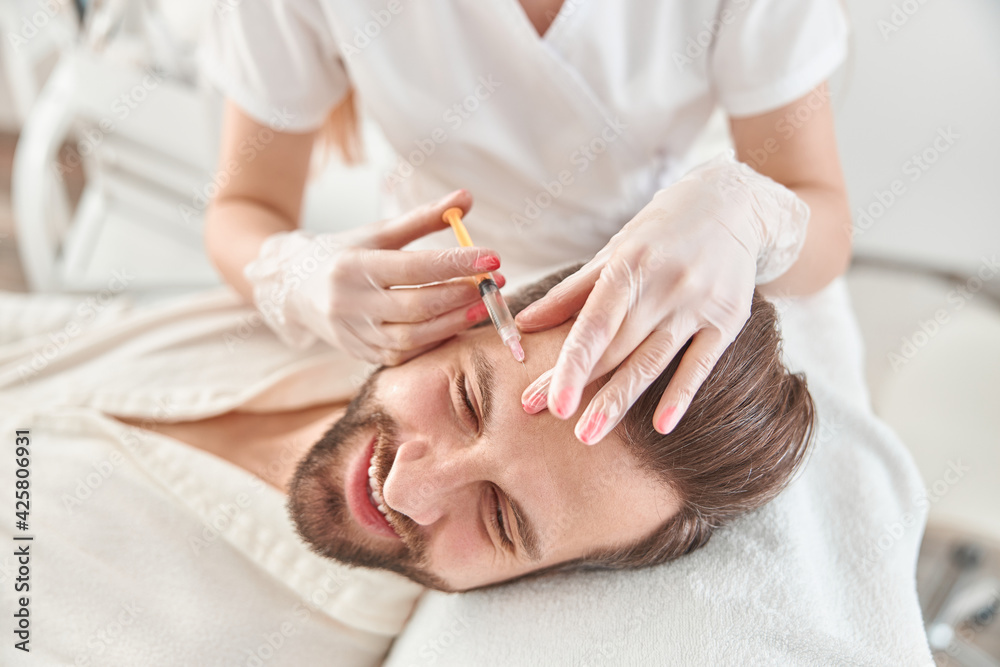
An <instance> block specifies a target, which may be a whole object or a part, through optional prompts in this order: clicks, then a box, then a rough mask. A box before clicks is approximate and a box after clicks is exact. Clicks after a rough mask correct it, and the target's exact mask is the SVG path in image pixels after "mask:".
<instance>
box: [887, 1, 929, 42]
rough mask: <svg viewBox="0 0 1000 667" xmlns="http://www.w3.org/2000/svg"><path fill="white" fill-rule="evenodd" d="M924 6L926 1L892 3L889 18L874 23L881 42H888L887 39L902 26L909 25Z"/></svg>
mask: <svg viewBox="0 0 1000 667" xmlns="http://www.w3.org/2000/svg"><path fill="white" fill-rule="evenodd" d="M926 4H927V0H903V1H902V2H899V3H893V5H892V11H891V12H890V13H889V16H888V17H884V18H880V19H879V20H878V21H876V22H875V27H877V28H878V31H879V34H881V35H882V41H884V42H888V41H889V38H890V37H892V36H893V35H894V34H896V33H897V32H899V31H900V30H902V29H903V26H905V25H906V24H907V23H909V22H910V19H912V18H913V17H914V16H916V14H917V12H919V11H920V10H921V9H922V8H923V7H924V5H926Z"/></svg>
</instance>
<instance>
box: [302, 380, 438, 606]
mask: <svg viewBox="0 0 1000 667" xmlns="http://www.w3.org/2000/svg"><path fill="white" fill-rule="evenodd" d="M377 376H378V371H376V372H375V373H373V374H372V375H371V376H370V377H369V378H368V379H367V380H366V381H365V384H364V386H362V387H361V391H360V392H359V393H358V395H357V396H356V397H355V398H354V400H352V401H351V403H350V405H348V406H347V411H346V412H345V414H344V416H343V417H342V418H341V419H340V420H339V421H338V422H336V423H335V424H334V425H333V426H332V427H331V428H330V430H328V431H327V432H326V434H324V436H323V437H322V438H321V439H320V441H319V442H317V443H316V444H315V445H313V447H312V449H311V450H309V453H308V454H307V455H306V456H305V458H304V459H302V461H300V462H299V464H298V466H297V467H296V470H295V476H294V477H293V479H292V482H291V488H290V491H289V494H288V510H289V512H290V513H291V516H292V520H293V521H294V522H295V528H296V530H297V531H298V533H299V535H300V536H301V537H302V539H303V540H305V541H306V543H308V544H309V546H310V547H311V548H312V550H313V551H315V552H316V553H318V554H320V555H321V556H325V557H327V558H332V559H334V560H338V561H340V562H342V563H345V564H347V565H354V566H358V567H368V568H377V569H382V570H390V571H392V572H396V573H398V574H401V575H403V576H405V577H407V578H409V579H411V580H413V581H415V582H417V583H419V584H422V585H423V586H427V587H429V588H436V589H438V590H450V588H449V587H448V586H447V584H445V583H444V582H443V581H442V580H441V579H439V578H438V577H436V576H435V575H433V574H431V573H430V572H429V571H427V556H426V553H427V545H426V540H425V539H424V537H423V535H422V534H421V533H420V529H419V527H418V526H417V524H416V523H415V522H414V521H413V520H412V519H410V518H409V517H408V516H406V515H404V514H400V513H399V512H396V511H395V510H393V509H387V510H386V514H388V521H389V523H390V524H391V526H392V528H393V529H394V530H395V531H396V533H397V534H398V535H399V536H400V538H401V539H400V541H397V542H395V543H394V544H391V545H390V544H388V541H387V540H385V539H380V538H375V537H371V536H369V535H366V534H365V533H364V531H365V529H364V528H362V527H360V526H358V524H357V523H356V521H355V520H354V519H353V517H352V516H351V511H350V508H349V507H348V506H347V499H346V498H345V496H344V491H343V489H344V478H345V475H346V468H347V465H348V459H349V458H350V457H351V456H353V455H356V453H357V449H353V450H352V449H349V448H348V446H347V445H348V443H357V442H359V440H360V439H361V438H362V437H363V436H365V434H370V433H371V431H372V430H374V431H375V433H376V437H375V450H374V454H373V456H372V462H373V463H374V464H375V469H376V472H375V479H376V482H377V483H378V488H379V489H382V488H383V485H384V484H385V480H386V477H388V475H389V469H390V468H391V467H392V462H393V459H394V457H395V455H396V449H397V447H398V443H397V441H396V433H398V429H397V428H396V423H395V421H394V420H393V419H392V418H391V417H390V416H389V414H388V413H387V412H386V410H385V409H384V407H383V406H382V405H381V404H380V403H379V402H378V401H377V400H376V399H375V395H374V394H375V392H374V387H375V379H376V377H377ZM365 442H367V438H365ZM365 467H366V468H367V464H366V466H365ZM383 503H384V501H383ZM355 535H356V536H357V537H354V536H355Z"/></svg>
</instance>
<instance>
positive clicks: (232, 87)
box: [199, 0, 350, 132]
mask: <svg viewBox="0 0 1000 667" xmlns="http://www.w3.org/2000/svg"><path fill="white" fill-rule="evenodd" d="M199 56H200V60H201V65H202V71H203V72H204V73H205V75H206V76H207V77H208V79H209V80H210V82H211V83H212V84H213V85H215V86H216V87H217V88H218V89H219V90H220V91H221V92H222V94H223V95H225V96H226V97H228V98H230V99H231V100H233V102H235V103H236V104H237V105H238V106H239V107H240V108H241V109H242V110H243V111H244V112H245V113H247V114H248V115H250V116H251V117H253V118H254V119H255V120H256V121H257V122H260V123H262V124H274V122H275V121H274V119H275V118H280V119H281V120H280V122H281V125H282V129H283V130H286V131H291V132H307V131H311V130H315V129H317V128H318V127H320V126H321V125H322V123H323V121H324V119H325V118H326V116H327V114H329V112H330V110H331V109H332V108H333V107H334V106H336V105H337V103H338V102H340V100H341V99H343V97H344V95H345V94H346V93H347V91H348V90H349V88H350V80H349V79H348V76H347V72H346V70H345V68H344V64H343V60H342V58H341V56H340V53H339V50H338V49H337V45H336V40H335V38H334V35H333V34H332V32H331V31H330V28H329V22H328V21H326V20H325V17H324V15H323V9H322V7H321V5H320V2H319V1H318V0H245V1H244V2H240V3H238V4H234V3H232V2H229V1H228V0H219V2H216V3H215V6H214V7H213V8H212V12H211V19H210V21H209V25H208V30H207V34H206V38H205V42H204V44H203V46H202V48H201V52H200V54H199Z"/></svg>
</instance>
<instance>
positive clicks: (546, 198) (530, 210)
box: [510, 117, 628, 232]
mask: <svg viewBox="0 0 1000 667" xmlns="http://www.w3.org/2000/svg"><path fill="white" fill-rule="evenodd" d="M627 129H628V125H626V124H625V123H624V122H622V120H621V119H620V118H617V117H616V118H615V119H614V120H610V119H609V120H608V121H607V122H606V123H605V124H604V127H603V128H601V131H600V132H598V133H597V134H596V135H595V136H594V137H593V138H592V139H590V141H587V142H584V143H582V144H580V145H579V146H577V147H576V149H575V150H574V151H573V152H572V153H570V155H569V164H568V165H567V166H566V168H564V169H560V170H559V171H558V172H557V173H556V174H555V176H554V177H553V178H552V180H550V181H543V182H542V184H541V185H542V187H541V189H540V190H538V191H537V192H535V194H534V195H529V196H527V197H525V198H524V208H523V209H521V211H520V212H516V211H515V212H514V213H511V216H510V221H511V222H512V223H514V228H515V229H516V230H517V231H518V232H521V231H522V230H523V229H524V228H525V227H528V226H530V225H533V224H535V223H536V222H537V221H538V219H539V217H541V215H542V213H543V212H544V211H545V210H546V209H547V208H549V207H550V206H552V204H554V203H555V201H556V200H557V199H559V197H561V196H562V195H563V193H564V192H565V191H566V188H568V187H570V186H572V185H573V183H574V182H575V181H576V177H577V176H578V175H579V174H582V173H584V172H585V171H587V170H588V169H590V166H591V165H592V164H593V163H594V162H595V161H597V160H598V159H599V158H600V157H601V156H602V155H604V153H606V152H607V150H608V146H609V145H610V144H613V143H614V142H616V141H617V140H618V139H619V138H620V137H621V136H622V134H624V133H625V131H626V130H627Z"/></svg>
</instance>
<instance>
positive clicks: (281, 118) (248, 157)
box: [179, 109, 295, 225]
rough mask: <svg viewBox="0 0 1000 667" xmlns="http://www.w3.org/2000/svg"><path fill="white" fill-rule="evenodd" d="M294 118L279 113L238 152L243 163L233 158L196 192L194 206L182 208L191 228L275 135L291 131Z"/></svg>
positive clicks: (245, 139) (250, 137)
mask: <svg viewBox="0 0 1000 667" xmlns="http://www.w3.org/2000/svg"><path fill="white" fill-rule="evenodd" d="M294 118H295V116H294V114H292V113H289V112H288V111H287V110H286V109H281V110H275V111H274V113H273V114H272V115H271V118H270V119H268V122H267V125H265V126H263V127H261V128H260V129H259V130H257V132H256V133H255V134H252V135H250V136H247V137H245V138H244V139H243V141H241V142H240V143H239V145H238V146H237V148H236V151H237V153H238V155H239V158H240V159H236V158H232V159H230V160H228V161H227V162H226V163H225V164H224V165H220V168H219V169H217V170H216V171H215V174H213V176H212V178H211V179H209V180H208V181H207V182H206V183H205V184H204V185H202V186H201V187H200V188H197V189H196V190H194V191H193V192H192V194H191V205H190V206H188V205H186V204H181V205H180V207H179V210H180V215H181V218H183V220H184V222H185V223H186V224H188V225H193V224H195V223H197V222H200V221H201V216H202V215H203V214H204V212H205V209H207V208H208V205H209V203H210V202H211V201H212V200H213V199H215V197H217V196H218V194H219V193H220V192H221V191H222V189H223V188H225V187H226V186H228V185H229V184H230V183H231V182H232V180H233V176H238V175H239V174H240V173H242V172H243V169H244V168H245V167H246V166H247V165H249V164H250V163H251V162H253V161H254V160H256V159H257V157H258V156H259V155H260V154H261V153H263V152H264V150H265V149H266V148H267V146H268V145H269V144H270V143H271V142H272V141H274V133H275V132H281V131H282V130H284V129H286V128H288V127H289V126H290V125H291V124H292V120H293V119H294Z"/></svg>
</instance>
